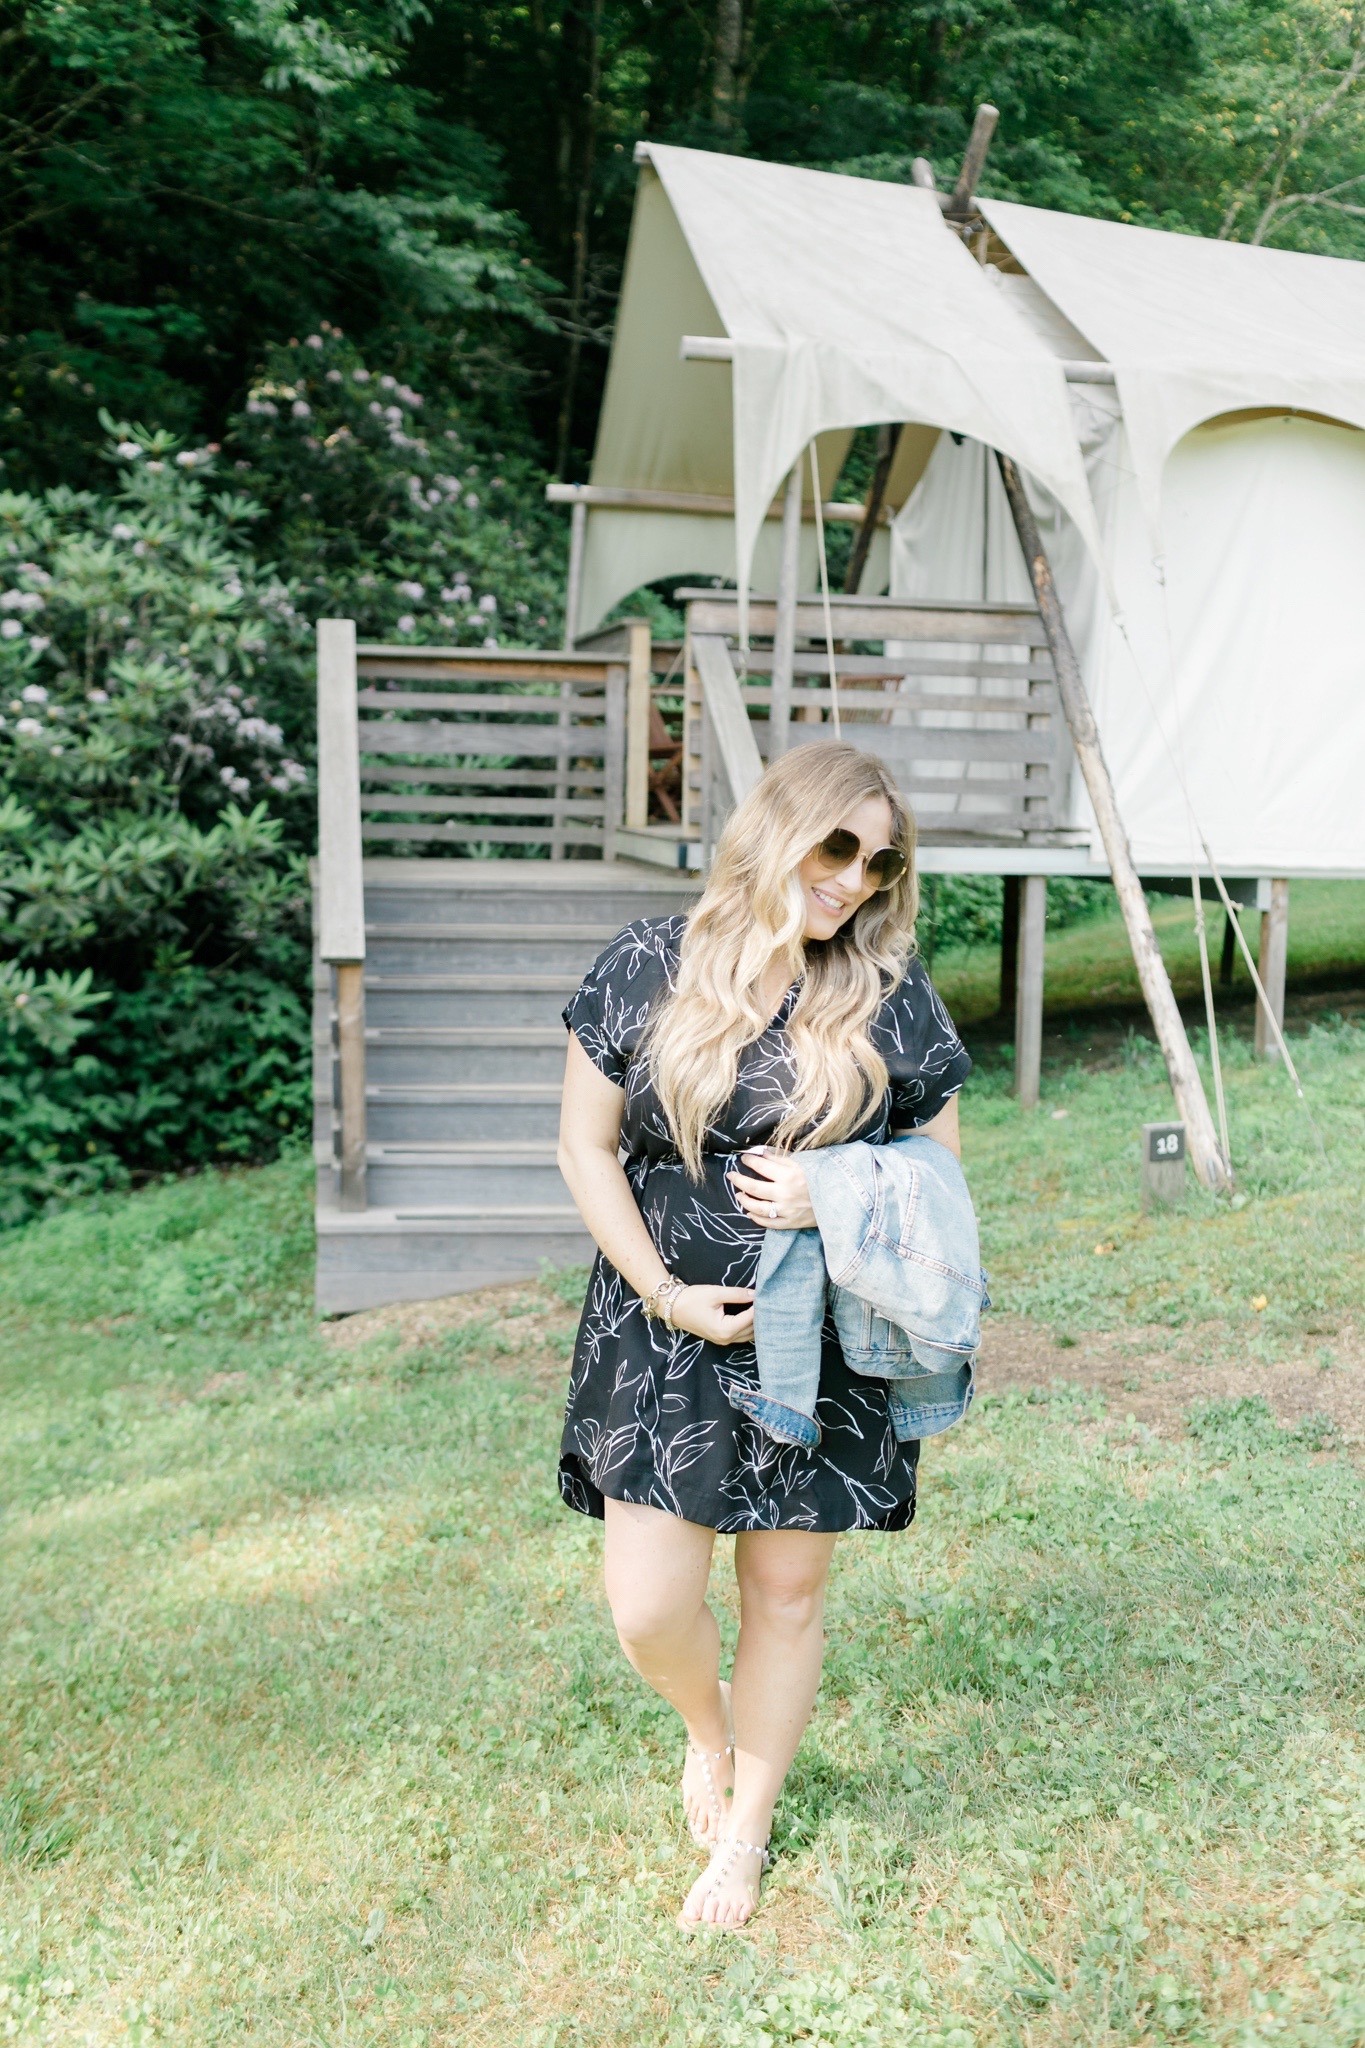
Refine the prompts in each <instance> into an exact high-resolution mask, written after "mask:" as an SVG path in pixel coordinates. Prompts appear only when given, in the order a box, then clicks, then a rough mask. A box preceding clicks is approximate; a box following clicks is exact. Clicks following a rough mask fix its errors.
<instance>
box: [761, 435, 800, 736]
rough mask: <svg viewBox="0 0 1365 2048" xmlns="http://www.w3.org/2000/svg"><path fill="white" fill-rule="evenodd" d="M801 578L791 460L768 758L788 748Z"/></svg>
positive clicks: (795, 472)
mask: <svg viewBox="0 0 1365 2048" xmlns="http://www.w3.org/2000/svg"><path fill="white" fill-rule="evenodd" d="M800 580H801V464H800V462H799V461H797V462H795V463H793V465H792V472H791V475H790V476H789V477H788V478H787V495H786V499H785V500H784V502H783V506H782V552H781V555H780V556H779V558H778V565H777V618H776V622H775V625H776V630H775V631H774V633H773V686H772V694H771V696H770V697H769V700H768V759H769V760H770V761H775V760H776V759H777V757H778V755H779V754H785V753H786V751H787V734H788V730H789V728H790V726H791V715H792V657H793V655H794V654H795V652H796V592H797V585H798V584H799V582H800Z"/></svg>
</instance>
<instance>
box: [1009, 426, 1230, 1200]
mask: <svg viewBox="0 0 1365 2048" xmlns="http://www.w3.org/2000/svg"><path fill="white" fill-rule="evenodd" d="M996 461H997V463H998V464H999V468H1000V478H1001V481H1002V483H1003V484H1004V486H1005V496H1006V497H1007V498H1008V500H1009V507H1010V512H1011V514H1012V515H1013V518H1014V525H1015V531H1016V532H1017V533H1018V535H1019V545H1020V547H1021V548H1022V549H1023V552H1024V561H1025V563H1026V565H1027V567H1028V572H1029V578H1030V581H1031V582H1032V584H1033V594H1034V597H1035V598H1036V599H1037V603H1038V614H1039V617H1040V618H1041V619H1042V622H1043V630H1044V632H1045V633H1046V634H1047V641H1048V646H1049V648H1050V650H1051V653H1052V666H1053V670H1054V672H1055V674H1056V677H1057V695H1058V697H1059V699H1060V700H1061V706H1062V711H1063V713H1064V715H1065V717H1066V722H1067V726H1068V728H1069V730H1070V733H1071V739H1072V744H1073V745H1074V747H1075V749H1076V760H1077V763H1078V765H1079V767H1080V771H1081V773H1082V775H1083V776H1084V777H1085V786H1086V791H1087V793H1088V795H1089V797H1090V803H1091V808H1092V809H1093V810H1094V813H1095V822H1096V824H1097V825H1098V827H1099V832H1100V838H1101V841H1102V842H1103V845H1104V851H1105V857H1106V859H1107V860H1108V862H1109V872H1110V874H1111V875H1112V876H1113V879H1114V890H1115V893H1116V895H1117V896H1118V899H1119V908H1120V910H1121V911H1122V912H1123V921H1124V924H1125V925H1126V926H1127V929H1128V942H1129V944H1130V945H1131V947H1132V949H1133V964H1134V965H1135V966H1136V968H1137V971H1138V980H1139V981H1140V983H1141V984H1142V993H1143V995H1144V996H1145V998H1146V1001H1147V1009H1148V1011H1149V1013H1150V1015H1151V1019H1152V1023H1153V1025H1154V1026H1155V1027H1156V1035H1157V1038H1158V1040H1159V1042H1160V1045H1161V1050H1162V1053H1163V1054H1164V1055H1165V1060H1166V1072H1167V1074H1168V1076H1169V1077H1170V1083H1171V1092H1172V1094H1173V1095H1174V1096H1175V1101H1176V1108H1177V1109H1178V1111H1179V1113H1180V1117H1181V1120H1182V1121H1183V1123H1184V1125H1185V1131H1186V1137H1187V1141H1188V1144H1189V1150H1190V1158H1191V1160H1192V1161H1193V1164H1194V1170H1195V1173H1196V1175H1197V1176H1198V1178H1199V1180H1200V1182H1201V1183H1202V1184H1203V1186H1204V1187H1206V1188H1209V1189H1211V1190H1213V1191H1214V1192H1218V1191H1220V1190H1223V1189H1227V1188H1229V1187H1231V1185H1232V1174H1231V1171H1230V1169H1229V1167H1228V1163H1227V1161H1226V1160H1225V1159H1224V1157H1223V1154H1222V1152H1221V1150H1220V1149H1219V1144H1218V1133H1217V1132H1216V1131H1215V1129H1214V1127H1213V1118H1212V1116H1211V1115H1210V1114H1209V1105H1208V1098H1207V1097H1206V1095H1205V1094H1204V1083H1203V1081H1202V1080H1201V1079H1200V1075H1199V1069H1198V1067H1197V1066H1196V1065H1195V1060H1194V1054H1193V1052H1192V1051H1191V1050H1190V1041H1189V1037H1188V1035H1187V1033H1186V1030H1185V1021H1184V1019H1183V1018H1182V1016H1181V1014H1180V1010H1179V1007H1178V1006H1177V1003H1176V1000H1175V994H1174V992H1173V990H1172V988H1171V980H1170V976H1169V975H1168V974H1167V972H1166V963H1165V961H1164V960H1163V959H1162V957H1161V948H1160V946H1159V945H1158V944H1157V937H1156V932H1155V931H1154V930H1153V928H1152V914H1151V911H1150V910H1149V909H1148V907H1147V898H1146V896H1145V895H1144V894H1143V890H1142V883H1141V881H1140V880H1139V879H1138V871H1137V868H1136V867H1135V866H1134V863H1133V850H1132V848H1131V846H1130V845H1129V844H1128V831H1127V828H1126V826H1125V825H1124V822H1123V819H1122V817H1121V815H1120V813H1119V807H1118V801H1117V799H1116V797H1115V795H1114V784H1113V779H1112V777H1111V776H1110V773H1109V764H1108V763H1107V761H1106V760H1105V758H1104V750H1103V748H1102V747H1101V745H1100V734H1099V727H1098V726H1097V725H1096V723H1095V714H1094V712H1093V710H1092V709H1091V705H1090V699H1089V697H1088V695H1087V694H1086V688H1085V678H1084V677H1083V676H1082V674H1081V665H1080V663H1079V661H1078V660H1077V659H1076V650H1075V648H1074V647H1073V646H1072V644H1071V635H1070V633H1069V631H1068V630H1067V624H1066V618H1065V615H1064V614H1063V611H1062V607H1061V603H1060V600H1059V599H1058V596H1057V588H1056V585H1055V583H1054V582H1053V578H1052V565H1051V563H1050V562H1049V561H1048V558H1047V550H1046V549H1045V548H1044V546H1043V541H1042V535H1041V534H1040V533H1039V531H1038V522H1037V520H1036V519H1035V518H1034V516H1033V507H1032V506H1031V505H1030V504H1029V501H1028V498H1027V495H1026V494H1025V491H1024V486H1023V481H1022V479H1021V478H1020V475H1019V471H1018V469H1017V468H1016V467H1015V464H1014V461H1013V458H1012V457H1010V456H1008V455H1005V454H1002V453H1001V452H1000V451H999V450H997V451H996ZM1021 1000H1022V995H1021Z"/></svg>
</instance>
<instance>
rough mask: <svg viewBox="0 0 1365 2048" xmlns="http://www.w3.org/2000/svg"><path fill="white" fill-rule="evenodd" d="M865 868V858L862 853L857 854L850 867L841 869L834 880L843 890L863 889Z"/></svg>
mask: <svg viewBox="0 0 1365 2048" xmlns="http://www.w3.org/2000/svg"><path fill="white" fill-rule="evenodd" d="M865 866H866V859H865V856H864V855H863V854H861V853H859V854H855V856H854V858H853V859H852V860H851V861H850V862H849V864H848V866H847V867H846V868H841V869H840V870H839V873H838V874H837V875H836V876H835V877H834V879H835V881H836V882H837V883H838V884H839V886H840V888H842V889H852V890H855V891H856V890H858V889H861V888H862V886H863V881H864V873H863V870H864V868H865Z"/></svg>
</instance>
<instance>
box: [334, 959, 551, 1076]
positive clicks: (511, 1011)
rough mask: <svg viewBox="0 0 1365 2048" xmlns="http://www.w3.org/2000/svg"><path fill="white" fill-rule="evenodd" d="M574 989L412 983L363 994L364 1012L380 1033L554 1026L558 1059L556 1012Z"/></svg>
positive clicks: (501, 1029) (506, 1029)
mask: <svg viewBox="0 0 1365 2048" xmlns="http://www.w3.org/2000/svg"><path fill="white" fill-rule="evenodd" d="M577 987H578V981H577V978H574V979H572V980H570V981H568V982H565V983H560V984H559V985H558V986H551V987H550V988H544V989H535V988H528V989H507V988H473V989H449V988H440V987H433V986H432V985H431V983H430V982H426V981H414V983H413V985H412V986H410V987H407V988H391V987H390V988H385V987H380V988H377V989H370V990H367V993H366V999H365V1008H366V1015H367V1018H368V1019H369V1021H370V1022H371V1023H372V1024H374V1025H376V1026H378V1027H379V1028H381V1029H389V1028H397V1029H399V1030H403V1029H420V1028H421V1027H423V1026H429V1027H435V1026H439V1025H442V1024H448V1025H454V1026H457V1027H460V1026H463V1027H465V1028H466V1029H468V1028H477V1029H482V1030H484V1031H506V1032H509V1033H510V1032H511V1031H513V1030H516V1029H517V1028H521V1029H525V1028H526V1027H527V1026H528V1025H529V1026H539V1027H540V1028H541V1029H542V1030H546V1031H550V1030H553V1029H554V1028H555V1027H556V1026H558V1029H559V1033H560V1039H559V1046H560V1056H561V1058H562V1057H563V1051H564V1036H563V1034H564V1026H563V1023H562V1022H561V1018H560V1013H561V1011H562V1010H563V1008H564V1005H565V1004H566V1003H567V1001H568V1000H569V997H570V995H572V993H573V991H574V990H575V989H576V988H577Z"/></svg>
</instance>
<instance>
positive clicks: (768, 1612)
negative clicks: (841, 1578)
mask: <svg viewBox="0 0 1365 2048" xmlns="http://www.w3.org/2000/svg"><path fill="white" fill-rule="evenodd" d="M825 1576H826V1567H825V1565H824V1564H821V1565H820V1566H819V1567H818V1568H813V1567H808V1566H802V1565H784V1566H781V1567H778V1568H776V1569H774V1568H764V1567H763V1566H762V1565H759V1566H757V1567H755V1566H754V1565H753V1564H752V1562H750V1563H749V1564H748V1566H747V1568H741V1570H740V1571H739V1573H738V1577H739V1596H740V1606H741V1611H742V1614H743V1615H745V1616H748V1617H750V1618H753V1617H761V1618H762V1619H763V1621H764V1622H765V1623H766V1624H767V1625H768V1626H769V1627H771V1628H777V1629H780V1630H782V1631H783V1632H784V1633H788V1634H792V1635H801V1634H804V1632H805V1631H806V1630H807V1629H810V1628H814V1627H817V1626H818V1625H819V1623H820V1620H821V1618H822V1616H823V1614H824V1609H825Z"/></svg>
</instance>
